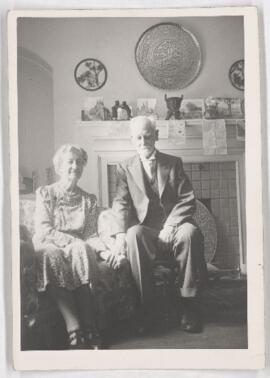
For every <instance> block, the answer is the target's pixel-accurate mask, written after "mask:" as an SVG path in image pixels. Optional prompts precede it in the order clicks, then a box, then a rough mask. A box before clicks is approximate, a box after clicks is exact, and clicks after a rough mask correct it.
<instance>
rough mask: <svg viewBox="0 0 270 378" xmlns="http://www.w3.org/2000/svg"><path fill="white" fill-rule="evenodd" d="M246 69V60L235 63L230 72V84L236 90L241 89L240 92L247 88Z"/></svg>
mask: <svg viewBox="0 0 270 378" xmlns="http://www.w3.org/2000/svg"><path fill="white" fill-rule="evenodd" d="M244 68H245V64H244V59H241V60H237V61H236V62H234V63H233V64H232V66H231V68H230V71H229V79H230V82H231V83H232V85H233V86H234V87H235V88H236V89H239V90H240V91H243V90H244V87H245V73H244Z"/></svg>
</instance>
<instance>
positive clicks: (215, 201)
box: [211, 199, 220, 207]
mask: <svg viewBox="0 0 270 378" xmlns="http://www.w3.org/2000/svg"><path fill="white" fill-rule="evenodd" d="M212 206H216V207H220V201H219V199H211V207H212Z"/></svg>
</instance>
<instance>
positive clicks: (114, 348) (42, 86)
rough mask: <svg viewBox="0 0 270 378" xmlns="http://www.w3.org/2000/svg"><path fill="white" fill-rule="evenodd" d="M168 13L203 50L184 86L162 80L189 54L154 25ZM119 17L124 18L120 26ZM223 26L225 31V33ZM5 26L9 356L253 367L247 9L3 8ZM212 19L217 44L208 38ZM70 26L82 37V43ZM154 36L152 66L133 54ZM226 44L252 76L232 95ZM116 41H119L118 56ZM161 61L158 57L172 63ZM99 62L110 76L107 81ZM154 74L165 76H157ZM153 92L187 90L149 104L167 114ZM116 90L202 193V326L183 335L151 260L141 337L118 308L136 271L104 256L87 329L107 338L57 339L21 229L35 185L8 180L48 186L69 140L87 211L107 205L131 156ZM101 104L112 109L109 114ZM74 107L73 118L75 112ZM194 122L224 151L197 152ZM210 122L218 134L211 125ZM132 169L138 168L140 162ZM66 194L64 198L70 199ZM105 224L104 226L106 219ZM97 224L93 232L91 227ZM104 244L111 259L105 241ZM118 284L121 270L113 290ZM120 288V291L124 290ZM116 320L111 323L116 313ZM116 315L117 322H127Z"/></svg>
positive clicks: (256, 156)
mask: <svg viewBox="0 0 270 378" xmlns="http://www.w3.org/2000/svg"><path fill="white" fill-rule="evenodd" d="M119 19H121V21H122V22H119ZM171 23H172V24H177V29H178V30H180V33H181V32H182V31H189V32H190V34H189V35H194V36H196V40H197V41H198V42H200V44H199V49H200V52H201V53H202V55H200V54H199V55H198V56H196V58H198V57H199V58H200V59H202V60H198V59H196V62H197V65H196V67H197V68H198V67H199V69H198V70H197V68H196V67H195V69H194V72H195V74H194V75H193V76H192V79H190V80H188V82H187V85H186V86H185V91H183V93H182V90H181V91H180V93H179V89H178V88H179V86H176V87H175V86H173V85H172V86H171V87H170V88H168V86H165V85H164V82H165V83H168V82H170V83H171V81H170V80H171V78H174V77H175V71H174V68H175V65H174V62H175V59H177V62H178V64H179V61H180V62H181V61H184V60H185V57H186V54H184V53H183V54H182V51H184V52H187V50H188V49H187V45H186V44H184V46H183V49H181V48H179V46H180V47H181V43H182V42H181V41H182V40H181V39H180V42H181V43H180V45H179V38H177V39H174V33H173V32H172V28H169V34H168V36H167V38H161V39H160V37H159V38H157V39H155V38H154V37H155V32H156V31H157V32H158V36H160V33H159V32H160V27H158V28H157V27H156V25H163V24H165V25H171ZM126 25H129V29H128V34H129V36H128V38H127V34H126V33H127V29H126ZM228 26H231V27H228ZM224 28H226V30H227V31H228V32H227V33H226V35H225V36H224V33H223V32H222V31H223V30H224ZM8 29H9V57H8V58H9V59H8V60H9V87H10V97H9V105H10V112H9V114H10V124H9V127H10V151H11V192H10V195H11V205H10V206H11V214H12V224H11V226H12V227H11V229H12V287H13V299H12V301H13V360H14V367H15V368H16V369H17V370H53V369H54V370H55V369H59V370H76V369H85V370H86V369H91V370H100V371H101V370H104V369H107V370H110V369H125V370H126V369H163V370H166V369H259V368H262V367H263V366H264V300H263V293H264V288H263V272H262V249H263V248H262V241H263V232H262V177H261V123H260V88H259V83H260V73H259V63H258V56H259V44H258V17H257V12H256V9H255V8H253V7H242V8H240V7H232V8H230V7H226V8H207V9H199V8H198V9H196V8H193V9H191V8H190V9H173V10H171V9H143V10H135V9H125V10H123V9H117V10H116V9H114V10H110V9H106V10H105V9H104V10H93V9H92V10H87V11H83V10H77V11H73V10H61V11H60V10H58V11H55V10H46V11H30V10H14V11H11V12H9V15H8ZM209 30H211V32H212V35H211V38H214V42H215V43H214V44H213V40H212V39H211V38H209V33H208V32H209ZM235 30H237V31H238V33H237V34H236V33H235ZM147 31H151V33H150V34H149V33H148V32H147ZM152 32H153V33H152ZM77 35H80V43H78V40H77ZM123 36H124V37H125V38H124V37H123ZM149 36H150V37H149ZM221 36H222V38H221ZM148 37H149V39H148ZM165 37H166V36H165ZM224 39H225V40H224ZM152 40H154V41H155V44H153V45H151V47H153V46H154V47H155V48H154V49H153V53H154V55H153V56H157V57H158V59H156V60H154V63H157V64H156V65H155V70H154V69H152V68H151V64H150V63H153V59H152V60H151V61H150V57H149V56H148V55H147V54H145V55H144V54H140V55H139V50H140V51H142V50H144V49H145V46H149V44H150V43H151V41H152ZM74 41H76V43H74ZM157 41H160V42H161V45H160V44H159V43H156V42H157ZM201 41H204V43H203V44H202V43H201ZM224 41H225V42H226V43H225V42H224ZM139 42H141V43H142V46H141V44H140V43H139ZM232 43H234V44H235V46H236V48H235V50H237V54H238V55H239V54H240V56H242V55H243V56H244V61H245V62H248V63H249V64H248V63H247V64H246V71H245V77H246V79H247V80H249V83H250V85H249V87H246V88H243V92H242V94H241V96H240V95H239V98H237V95H236V94H235V92H236V91H235V89H234V87H233V86H232V85H230V82H229V81H228V67H230V65H231V62H235V61H237V59H238V55H237V56H236V51H235V50H234V49H231V48H230V47H231V45H232ZM122 46H125V50H124V51H123V50H121V51H123V54H119V48H121V49H122ZM196 46H197V45H196ZM141 47H142V50H141ZM197 47H198V46H197ZM202 47H203V48H202ZM201 49H202V51H201ZM197 50H198V49H197ZM87 51H88V53H87ZM134 51H135V52H136V53H135V56H134ZM96 53H97V54H96ZM155 54H157V55H155ZM170 54H171V55H170ZM211 54H212V56H215V54H216V56H220V55H222V58H223V59H222V63H221V64H220V66H218V67H214V65H213V64H212V65H211V64H209V59H208V58H209V56H211ZM85 56H86V57H87V56H90V57H93V58H85ZM96 57H97V58H96ZM143 57H145V58H146V60H145V61H144V60H143ZM138 60H139V61H140V67H142V66H143V68H144V72H143V73H142V70H140V69H139V67H138ZM94 61H96V62H100V64H102V65H100V66H95V68H94V69H93V66H92V65H91V64H92V63H93V62H94ZM63 62H65V65H63ZM78 62H79V63H78ZM102 62H104V64H103V63H102ZM251 62H252V64H251ZM85 63H87V64H88V66H85ZM201 63H202V65H201ZM74 67H75V72H74ZM149 67H150V68H149ZM164 67H169V68H170V72H168V70H167V69H164ZM213 67H214V68H213ZM251 67H252V70H251V69H250V68H251ZM201 69H202V71H201ZM87 70H88V71H91V70H92V71H93V70H97V71H99V70H100V71H101V76H100V78H99V80H98V81H96V82H95V83H92V81H91V80H90V79H89V80H88V79H87V78H88V76H89V77H90V76H91V75H90V74H89V73H88V74H87V72H88V71H87ZM149 70H150V71H149ZM148 71H149V72H148ZM197 71H198V72H197ZM145 72H147V73H148V74H149V75H150V76H151V75H152V76H153V75H154V79H155V81H154V83H155V85H152V83H151V82H149V80H148V79H147V78H146V73H145ZM194 72H193V73H194ZM85 73H86V74H85ZM90 73H91V72H90ZM96 73H97V72H96ZM108 73H109V75H110V77H109V78H110V80H107V78H108ZM169 73H170V74H171V75H169V78H168V77H166V75H167V74H169ZM84 74H85V77H84V76H82V75H84ZM221 74H222V75H221ZM187 76H188V74H187ZM159 78H161V79H162V80H160V82H158V83H156V80H159ZM210 79H211V80H210ZM156 84H160V85H156ZM171 84H172V83H171ZM210 84H211V85H210ZM181 88H182V87H181ZM81 89H83V90H81ZM85 90H87V91H99V92H95V95H96V94H97V95H96V96H95V95H94V96H90V93H89V92H88V95H89V96H88V97H86V96H85V94H86V92H85ZM170 90H171V92H170ZM164 91H166V94H168V96H169V97H170V98H171V97H175V98H176V97H179V96H180V95H181V94H184V98H183V101H182V104H181V108H180V112H181V119H170V120H165V119H161V118H162V117H161V116H160V115H162V114H163V115H164V117H163V118H165V114H166V102H165V101H164ZM169 92H170V93H169ZM60 93H61V96H60V95H59V94H60ZM186 93H187V94H186ZM211 94H213V95H211ZM116 99H121V101H122V99H125V101H127V103H128V105H129V106H130V108H132V109H134V110H135V111H134V113H135V115H146V116H149V115H150V116H154V118H155V122H156V123H155V127H156V129H155V132H156V134H155V136H156V140H155V142H156V149H157V150H158V151H160V152H162V153H164V154H165V155H172V156H174V157H176V158H178V159H174V160H173V161H175V162H180V163H179V167H178V169H180V171H178V173H179V176H178V175H176V176H177V177H176V180H179V179H180V177H182V176H184V177H185V179H187V180H188V182H190V184H191V186H192V187H193V189H194V193H195V194H196V197H197V198H196V200H198V201H201V203H202V206H201V208H203V209H204V213H199V214H197V216H198V218H196V219H198V221H201V222H202V223H203V222H204V221H205V219H206V218H207V219H211V228H212V229H214V230H215V236H216V238H217V240H216V239H215V243H213V244H214V246H215V248H214V252H213V253H212V254H211V256H212V257H213V258H212V257H211V260H209V261H208V265H207V269H208V273H209V285H208V286H207V285H206V288H205V291H204V292H203V296H202V298H203V301H204V302H203V304H202V312H203V314H204V317H205V321H206V322H205V326H204V327H203V330H202V332H201V333H199V332H198V333H196V334H195V333H194V334H189V333H186V332H184V331H183V330H181V329H180V325H179V319H176V316H175V315H176V312H175V311H174V312H173V311H172V312H170V311H171V309H172V307H173V305H174V304H175V302H173V300H172V301H171V302H170V300H171V298H170V294H169V293H171V292H169V291H168V290H169V289H168V287H170V285H172V284H173V281H172V279H173V278H172V277H173V276H170V275H169V273H168V269H169V268H170V267H169V268H167V267H166V266H165V267H164V266H162V265H161V266H158V267H157V268H158V269H157V271H155V274H156V276H155V279H156V280H157V283H158V284H157V285H156V290H157V296H159V297H158V298H159V299H160V300H159V301H158V303H156V304H155V306H156V307H153V309H154V310H155V311H154V316H153V319H151V322H152V323H153V326H155V325H157V327H156V330H155V333H153V334H152V335H150V336H149V335H145V336H143V337H139V336H138V335H137V334H135V332H136V330H134V328H132V326H131V325H130V324H131V323H132V322H131V323H129V320H130V319H129V318H125V316H126V314H127V313H129V312H130V311H131V310H132V309H133V306H134V307H136V300H137V299H138V293H137V292H136V294H134V290H135V289H134V282H133V281H132V280H126V281H125V279H126V275H125V274H126V272H124V273H123V271H121V270H120V269H119V270H115V271H110V268H111V267H108V263H109V262H108V261H105V260H104V261H102V264H101V265H102V269H103V270H102V274H103V273H104V272H105V273H106V271H109V272H110V273H109V274H108V277H107V278H108V279H109V280H108V281H107V280H102V279H101V280H100V281H99V285H100V286H98V288H97V298H98V300H97V302H96V306H97V311H100V312H99V314H102V315H100V316H99V318H98V327H100V329H101V330H102V332H103V333H104V334H105V335H106V341H108V343H107V344H106V345H105V344H104V345H105V346H104V350H102V351H99V350H91V349H87V350H86V349H83V348H82V349H81V350H67V332H66V330H65V327H64V323H63V319H62V317H61V316H60V315H59V312H57V311H56V308H55V307H54V308H52V307H50V306H53V304H52V303H51V302H50V301H49V300H48V297H46V294H47V292H45V293H43V294H44V296H43V295H42V296H40V294H39V293H37V289H36V282H35V277H36V271H35V270H34V269H35V264H34V263H32V261H35V260H31V259H32V258H33V253H32V252H33V246H32V244H31V243H32V241H31V238H30V235H31V233H28V231H31V232H33V229H32V228H31V227H32V226H33V217H32V218H31V219H30V215H29V214H30V213H31V214H33V209H34V206H35V198H36V194H35V193H34V191H32V192H31V193H27V196H28V197H27V198H26V197H22V196H19V189H20V188H19V184H21V185H22V177H21V176H20V175H19V172H20V171H21V170H20V168H21V167H23V168H24V172H25V173H24V177H28V176H29V173H28V172H34V171H35V172H37V175H39V176H38V177H39V180H38V181H39V183H38V186H39V187H46V185H48V184H49V185H50V183H51V181H52V180H54V174H53V173H52V172H51V171H50V172H49V171H46V168H48V167H51V164H52V157H53V155H54V151H55V150H57V148H59V146H61V145H63V144H66V143H68V144H75V145H76V146H80V147H81V148H82V149H83V150H84V151H85V152H86V154H87V156H88V161H87V167H86V166H85V171H84V173H85V174H84V175H83V177H82V180H81V181H80V185H81V186H80V188H81V189H80V190H82V192H83V193H90V197H89V198H90V199H89V198H88V197H87V198H88V199H89V201H90V200H91V201H96V205H95V206H96V207H95V209H94V210H93V211H95V215H97V214H99V213H98V212H99V211H102V210H104V208H108V207H109V206H110V204H111V203H112V200H113V198H114V197H115V196H116V195H117V182H118V180H119V175H121V172H122V171H121V163H122V161H124V160H125V161H130V160H128V159H130V158H132V156H133V155H134V154H135V150H134V148H133V145H132V143H131V141H130V129H129V124H130V123H129V120H128V119H125V120H121V121H118V120H117V119H114V120H112V119H110V116H109V114H110V109H111V107H112V106H113V104H114V103H115V102H116ZM137 99H138V101H137ZM204 99H206V100H204ZM118 101H119V100H118ZM123 102H124V101H123ZM244 103H245V108H246V112H244ZM97 105H98V108H99V107H101V108H102V112H103V113H102V114H103V116H101V117H100V116H99V114H100V113H97V112H96V111H95V110H96V108H97ZM136 106H137V107H136ZM17 109H18V111H17ZM105 109H107V110H108V112H109V113H107V116H106V117H107V118H106V117H105ZM136 109H137V112H138V113H137V114H136ZM82 111H83V112H84V113H83V114H84V116H82ZM80 113H81V117H78V115H80ZM29 117H30V118H29ZM79 118H81V119H79ZM204 118H206V120H204ZM37 120H39V122H37ZM87 121H91V122H87ZM103 121H104V122H103ZM105 121H106V122H105ZM238 121H240V124H238V123H237V122H238ZM242 121H243V122H242ZM204 123H205V124H208V125H210V126H211V135H210V136H209V140H210V139H211V138H210V137H211V136H212V135H213V136H214V137H215V141H216V142H219V143H220V141H221V142H223V141H224V142H226V153H225V152H224V153H222V154H221V153H219V154H217V153H216V154H208V155H206V154H204V145H203V137H204V136H203V126H202V125H203V124H204ZM221 124H222V132H223V131H224V132H223V133H222V138H223V139H222V138H221V133H220V132H219V131H220V130H218V126H219V125H221ZM243 125H245V127H244V133H243V127H242V126H243ZM33 126H34V127H33ZM236 126H237V127H236ZM239 126H240V128H239ZM219 129H220V128H219ZM241 131H242V133H241ZM211 142H212V140H210V142H209V145H210V144H211ZM217 144H218V143H217ZM210 147H211V146H210ZM224 150H225V149H224ZM157 155H158V153H157ZM179 158H181V160H179ZM86 160H87V159H86ZM86 160H84V161H83V162H86ZM139 163H140V161H139ZM140 164H141V163H140ZM177 164H178V163H177ZM140 167H141V169H144V167H143V163H142V164H141V165H140ZM129 168H130V169H131V170H132V167H129V166H128V168H127V170H129ZM158 169H159V170H158ZM165 171H166V172H167V173H166V174H167V176H166V177H167V180H168V182H169V181H170V180H172V179H175V177H174V178H172V175H173V171H172V170H170V169H168V166H166V165H164V172H165ZM40 172H46V175H45V176H46V177H45V178H43V177H42V175H40V174H39V173H40ZM157 172H158V173H157V183H159V181H158V180H161V176H162V174H164V172H163V173H162V171H161V170H160V166H159V165H157ZM178 173H177V174H178ZM188 178H189V179H188ZM140 184H142V185H143V183H140V182H139V180H138V182H136V183H135V185H140ZM190 184H188V185H190ZM125 185H127V182H125ZM157 188H158V189H157V193H159V191H161V190H162V188H160V186H159V185H158V184H157ZM21 194H22V195H24V193H21ZM60 200H61V201H65V200H66V198H64V197H63V198H60ZM45 201H46V198H45ZM77 205H78V204H77V202H76V196H75V199H74V207H76V206H77ZM198 207H200V206H198ZM111 214H113V213H111ZM203 214H207V217H204V215H203ZM209 214H210V215H209ZM200 216H201V218H200ZM96 221H98V218H95V222H96ZM108 225H109V226H108V227H109V228H110V231H111V234H112V235H114V234H113V231H114V230H113V221H111V219H110V218H109V220H108ZM22 226H23V227H22ZM92 226H93V225H92V224H91V227H92ZM204 226H205V228H206V229H207V227H208V226H209V222H208V223H207V221H205V222H204ZM208 228H209V227H208ZM251 229H252V232H249V231H250V230H251ZM22 230H24V231H27V232H23V231H22ZM20 232H21V233H20ZM92 236H93V235H92ZM94 236H95V237H96V236H98V232H97V234H94ZM210 236H211V235H210ZM209 240H212V239H211V238H210V239H209ZM110 241H111V239H110ZM254 246H256V254H254V248H253V247H254ZM25 251H27V253H28V252H29V254H27V253H26V254H25ZM35 256H36V255H35ZM104 256H107V257H108V254H107V251H106V253H104ZM99 257H100V256H97V259H98V258H99ZM107 257H106V258H107ZM99 262H100V261H99ZM129 263H130V262H129V261H128V259H127V264H129ZM127 266H128V265H127ZM29 272H30V274H29ZM130 274H131V273H130ZM127 275H128V274H127ZM123 276H124V280H122V279H123ZM100 277H101V276H100ZM130 277H131V276H129V278H130ZM115 282H116V283H117V284H119V282H120V290H119V291H118V292H117V295H116V294H115V292H114V289H115ZM123 282H124V284H123ZM164 282H165V285H164ZM250 282H251V283H252V284H250ZM127 290H128V293H129V295H126V292H127ZM132 290H133V291H132ZM132 292H133V294H132V295H133V296H132V295H131V294H130V293H132ZM104 293H105V294H106V295H105V294H104ZM177 293H178V292H177ZM103 294H104V295H103ZM98 295H99V296H98ZM127 297H128V298H127ZM104 298H105V300H104ZM43 299H44V300H45V302H42V300H43ZM133 299H135V302H133ZM181 299H182V300H183V297H181ZM247 299H248V300H247ZM115 300H117V301H118V302H117V303H118V306H117V307H116V308H114V307H112V306H111V304H112V303H114V301H115ZM46 306H47V307H46ZM110 306H111V307H110ZM108 308H109V309H110V310H109V311H108V312H107V313H105V312H104V311H103V310H104V309H108ZM48 309H49V310H50V311H48ZM254 309H256V311H254ZM95 310H96V309H95ZM174 310H175V308H174ZM46 311H47V312H46ZM48 313H49V314H48ZM134 319H135V320H136V318H135V317H134ZM134 319H133V320H134ZM119 320H120V324H119V323H117V321H118V322H119ZM159 322H160V323H159ZM126 323H127V324H128V327H127V329H124V327H125V324H126ZM116 324H118V326H119V328H117V327H118V326H117V325H116ZM132 324H133V323H132ZM133 325H134V324H133ZM121 327H123V328H121ZM213 330H215V331H214V332H212V331H213ZM131 335H132V336H131ZM216 335H219V336H218V337H217V336H216ZM137 336H138V337H137Z"/></svg>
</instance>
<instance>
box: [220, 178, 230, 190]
mask: <svg viewBox="0 0 270 378" xmlns="http://www.w3.org/2000/svg"><path fill="white" fill-rule="evenodd" d="M228 187H229V182H228V180H227V179H221V180H220V188H221V189H228Z"/></svg>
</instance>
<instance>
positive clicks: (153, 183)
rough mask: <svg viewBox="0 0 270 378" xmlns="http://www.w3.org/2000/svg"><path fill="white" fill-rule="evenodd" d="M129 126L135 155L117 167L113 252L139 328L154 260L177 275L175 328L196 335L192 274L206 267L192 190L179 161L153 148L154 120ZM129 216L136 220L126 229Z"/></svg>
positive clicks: (149, 297)
mask: <svg viewBox="0 0 270 378" xmlns="http://www.w3.org/2000/svg"><path fill="white" fill-rule="evenodd" d="M130 128H131V140H132V143H133V145H134V147H135V149H136V151H137V154H136V155H135V156H133V157H132V158H130V159H127V160H126V161H124V162H122V163H121V164H119V166H118V183H117V193H116V197H115V199H114V202H113V210H114V212H115V214H116V218H117V227H116V228H117V229H116V246H115V252H116V253H119V254H121V253H124V251H125V250H126V249H127V256H128V259H129V261H130V264H131V270H132V274H133V277H134V280H135V282H136V285H137V288H138V291H139V293H140V299H141V304H142V306H141V309H142V311H141V314H142V317H143V318H144V320H145V322H146V324H145V326H147V325H148V324H151V316H152V315H151V310H152V309H153V300H154V282H153V274H152V273H153V268H154V266H155V264H156V262H157V260H160V259H161V260H166V259H168V260H170V259H173V260H174V262H175V263H176V265H177V267H178V272H179V279H178V282H179V288H178V292H179V294H180V296H181V309H182V310H181V314H182V316H181V327H182V329H184V330H185V331H187V332H197V331H199V330H200V329H201V318H200V316H199V311H198V304H197V303H198V301H197V298H198V292H199V289H200V288H199V287H198V280H197V278H198V275H197V273H198V271H203V273H205V272H206V265H205V262H204V258H203V236H202V234H201V232H200V230H199V229H198V227H197V226H196V224H195V222H194V219H193V214H194V211H195V197H194V192H193V189H192V186H191V184H190V181H189V179H188V177H187V176H186V174H185V172H184V170H183V163H182V160H181V159H180V158H178V157H175V156H171V155H167V154H164V153H161V152H159V151H158V150H157V149H156V148H155V143H156V141H157V140H158V130H157V129H156V125H155V121H154V120H152V119H151V118H148V117H145V116H139V117H135V118H133V119H132V120H131V122H130ZM132 213H133V215H135V219H136V221H135V225H133V226H131V227H130V219H131V214H132ZM133 224H134V222H133ZM111 264H112V265H113V264H114V261H113V258H112V261H111ZM199 276H202V275H199Z"/></svg>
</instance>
